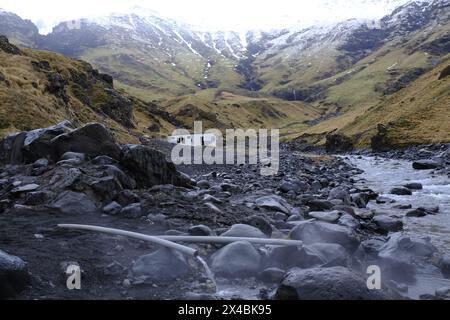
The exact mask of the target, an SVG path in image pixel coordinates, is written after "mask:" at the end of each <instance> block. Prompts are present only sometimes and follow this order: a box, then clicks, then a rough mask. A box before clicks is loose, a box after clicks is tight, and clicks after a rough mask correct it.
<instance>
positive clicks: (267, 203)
mask: <svg viewBox="0 0 450 320" xmlns="http://www.w3.org/2000/svg"><path fill="white" fill-rule="evenodd" d="M256 205H257V206H258V207H260V208H263V209H267V210H270V211H277V212H283V213H286V214H290V213H291V210H290V205H289V204H288V203H287V202H286V200H284V199H283V198H281V197H279V196H275V195H273V196H265V197H261V198H258V199H256Z"/></svg>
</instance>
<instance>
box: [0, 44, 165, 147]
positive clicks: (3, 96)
mask: <svg viewBox="0 0 450 320" xmlns="http://www.w3.org/2000/svg"><path fill="white" fill-rule="evenodd" d="M22 53H23V54H22V55H10V54H6V53H4V52H3V51H0V72H1V74H3V75H4V77H5V78H6V79H5V81H0V137H1V136H5V135H7V134H9V133H12V132H16V131H21V130H31V129H35V128H40V127H45V126H48V125H52V124H55V123H57V122H59V121H62V120H66V119H69V120H71V121H72V122H74V123H75V124H82V123H87V122H92V121H98V122H102V123H104V124H106V125H107V126H109V127H110V128H111V129H113V131H114V132H115V134H116V136H117V138H118V139H119V140H120V141H122V142H136V141H137V139H136V137H138V136H140V135H142V134H143V133H148V132H146V128H148V127H149V126H150V125H152V124H155V123H158V125H159V126H160V127H161V129H162V132H169V131H171V130H172V129H173V127H172V126H171V125H170V124H169V123H167V122H166V121H164V120H163V119H161V118H158V117H157V116H152V115H151V113H152V112H151V108H150V107H149V106H147V105H146V104H144V103H142V102H140V101H138V100H136V99H134V98H131V99H133V105H134V118H135V119H134V123H135V125H136V129H133V130H130V129H127V128H124V127H123V126H122V125H120V124H119V123H117V122H116V121H114V120H112V119H111V118H109V117H108V116H106V115H105V114H102V113H101V112H99V110H98V105H99V104H100V103H104V102H108V101H101V100H102V98H104V96H105V95H104V94H103V93H104V91H105V89H108V88H107V85H103V84H102V83H96V84H95V85H93V89H92V90H90V91H88V92H85V94H86V97H87V98H88V99H89V100H90V101H91V105H90V106H89V105H87V104H86V103H83V102H81V101H80V100H79V99H78V98H76V97H75V94H74V90H75V88H76V85H75V84H74V83H72V82H71V81H69V83H68V85H67V86H66V92H67V94H68V97H69V102H68V104H67V105H65V104H64V103H63V101H62V100H61V99H59V98H57V97H56V96H55V95H53V94H50V93H49V92H48V91H47V90H46V86H47V85H48V83H49V82H48V80H47V75H48V74H49V73H53V72H58V73H60V74H61V75H62V76H63V77H64V78H65V79H71V77H72V76H73V75H75V76H77V77H78V76H86V77H88V75H87V74H88V73H89V72H90V70H89V67H88V65H87V64H86V63H84V62H82V61H77V60H72V59H69V58H66V57H64V56H61V55H58V54H54V53H49V52H44V51H36V50H30V49H22ZM32 61H47V62H49V64H50V67H51V70H49V71H44V70H39V69H36V68H34V67H33V65H32V63H31V62H32ZM122 95H125V94H122Z"/></svg>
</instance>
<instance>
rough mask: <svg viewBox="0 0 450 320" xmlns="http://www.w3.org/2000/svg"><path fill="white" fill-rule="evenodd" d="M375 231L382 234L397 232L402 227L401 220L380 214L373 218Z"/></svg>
mask: <svg viewBox="0 0 450 320" xmlns="http://www.w3.org/2000/svg"><path fill="white" fill-rule="evenodd" d="M373 222H374V223H375V225H376V227H377V231H379V232H380V233H383V234H387V233H389V232H398V231H400V230H402V229H403V222H402V221H401V220H398V219H394V218H392V217H389V216H385V215H380V216H376V217H375V218H373Z"/></svg>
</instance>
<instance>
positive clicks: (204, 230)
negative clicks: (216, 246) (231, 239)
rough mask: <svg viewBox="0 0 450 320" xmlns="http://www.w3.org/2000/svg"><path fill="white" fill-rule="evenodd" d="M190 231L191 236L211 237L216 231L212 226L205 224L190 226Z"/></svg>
mask: <svg viewBox="0 0 450 320" xmlns="http://www.w3.org/2000/svg"><path fill="white" fill-rule="evenodd" d="M188 232H189V234H190V235H191V236H196V237H210V236H213V235H214V232H213V231H212V230H211V228H210V227H207V226H204V225H199V226H193V227H191V228H189V230H188Z"/></svg>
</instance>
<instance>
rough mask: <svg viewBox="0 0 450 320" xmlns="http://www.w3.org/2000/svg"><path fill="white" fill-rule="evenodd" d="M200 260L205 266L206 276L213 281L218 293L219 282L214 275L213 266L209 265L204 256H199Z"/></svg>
mask: <svg viewBox="0 0 450 320" xmlns="http://www.w3.org/2000/svg"><path fill="white" fill-rule="evenodd" d="M197 260H198V262H200V264H201V265H202V266H203V269H205V275H206V277H207V278H208V279H209V280H210V281H211V282H212V284H213V285H214V290H215V292H216V293H217V282H216V278H215V276H214V273H213V272H212V271H211V268H210V267H209V266H208V263H207V262H206V261H205V259H203V258H202V257H200V256H198V257H197Z"/></svg>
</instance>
